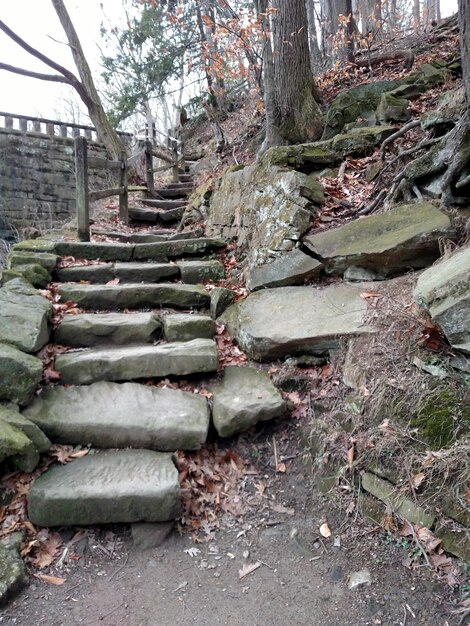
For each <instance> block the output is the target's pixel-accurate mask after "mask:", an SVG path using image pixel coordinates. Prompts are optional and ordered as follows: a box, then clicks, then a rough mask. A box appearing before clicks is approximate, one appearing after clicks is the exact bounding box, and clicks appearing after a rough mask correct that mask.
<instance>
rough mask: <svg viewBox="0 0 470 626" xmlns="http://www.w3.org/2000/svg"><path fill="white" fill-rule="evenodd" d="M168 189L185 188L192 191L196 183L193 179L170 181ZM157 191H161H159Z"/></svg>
mask: <svg viewBox="0 0 470 626" xmlns="http://www.w3.org/2000/svg"><path fill="white" fill-rule="evenodd" d="M166 189H183V190H185V191H189V192H191V191H192V190H193V189H194V185H193V183H192V181H188V182H186V183H168V184H167V186H166ZM157 193H159V191H158V192H157Z"/></svg>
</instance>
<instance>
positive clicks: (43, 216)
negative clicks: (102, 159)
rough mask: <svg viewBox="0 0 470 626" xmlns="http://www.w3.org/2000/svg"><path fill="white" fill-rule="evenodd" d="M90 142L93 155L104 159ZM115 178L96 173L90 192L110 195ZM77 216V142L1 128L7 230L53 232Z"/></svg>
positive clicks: (1, 211)
mask: <svg viewBox="0 0 470 626" xmlns="http://www.w3.org/2000/svg"><path fill="white" fill-rule="evenodd" d="M104 153H105V149H104V146H102V145H101V144H98V143H96V142H89V154H90V155H93V156H98V155H99V156H104ZM110 176H112V175H111V174H110V173H109V172H106V171H99V170H96V169H95V170H94V169H93V168H90V188H92V189H104V188H106V187H108V186H114V185H113V184H111V185H110V184H109V183H110V182H112V178H111V180H110ZM74 214H75V165H74V141H73V138H71V137H61V136H57V135H56V136H54V135H47V134H42V133H37V132H24V131H20V130H16V129H12V128H0V218H1V221H2V222H3V223H4V224H7V225H12V226H14V227H15V228H18V229H21V228H24V227H26V226H31V227H36V228H51V227H53V226H56V225H58V224H60V223H63V222H65V221H67V220H69V219H71V218H72V217H73V216H74Z"/></svg>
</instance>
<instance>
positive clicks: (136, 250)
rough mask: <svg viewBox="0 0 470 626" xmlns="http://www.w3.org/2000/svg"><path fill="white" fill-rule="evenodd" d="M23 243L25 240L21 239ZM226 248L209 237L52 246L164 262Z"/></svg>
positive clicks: (69, 252) (91, 256) (85, 255)
mask: <svg viewBox="0 0 470 626" xmlns="http://www.w3.org/2000/svg"><path fill="white" fill-rule="evenodd" d="M23 243H24V242H23ZM223 247H225V241H223V240H222V239H216V238H212V237H197V238H194V239H172V240H171V241H168V240H167V241H155V242H150V243H121V242H113V243H110V242H100V241H91V242H88V241H57V242H55V243H51V245H50V246H49V250H50V249H52V250H54V251H55V252H56V254H59V255H60V256H72V257H74V258H76V259H87V260H101V261H145V260H157V259H158V260H159V261H166V260H168V259H170V258H178V257H183V256H195V255H201V254H207V253H208V252H213V251H215V250H218V249H220V248H223Z"/></svg>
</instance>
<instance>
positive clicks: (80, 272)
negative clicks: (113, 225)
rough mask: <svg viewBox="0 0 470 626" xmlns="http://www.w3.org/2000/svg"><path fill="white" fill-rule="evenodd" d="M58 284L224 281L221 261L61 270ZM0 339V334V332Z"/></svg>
mask: <svg viewBox="0 0 470 626" xmlns="http://www.w3.org/2000/svg"><path fill="white" fill-rule="evenodd" d="M54 278H55V279H56V280H57V281H59V282H64V283H66V282H70V283H72V282H80V281H86V282H89V283H92V284H106V283H108V282H109V281H111V280H113V279H116V278H117V279H119V281H120V282H121V283H141V282H146V283H158V282H160V281H163V280H169V279H179V278H181V279H182V281H183V282H184V283H186V284H191V285H197V284H198V283H204V282H207V281H208V280H221V279H223V278H225V270H224V266H223V265H222V263H220V261H217V260H210V261H178V262H176V263H146V262H142V263H137V262H136V263H132V262H130V263H99V264H95V265H77V266H72V267H64V268H61V269H58V270H56V271H55V272H54ZM0 335H1V332H0Z"/></svg>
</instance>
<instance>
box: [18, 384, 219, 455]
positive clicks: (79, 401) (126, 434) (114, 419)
mask: <svg viewBox="0 0 470 626" xmlns="http://www.w3.org/2000/svg"><path fill="white" fill-rule="evenodd" d="M24 415H25V416H26V417H27V418H28V419H29V420H31V421H32V422H34V424H35V425H37V426H36V427H39V428H41V429H42V430H43V431H44V432H45V433H46V434H47V435H48V436H49V437H50V438H51V439H52V440H53V441H55V442H58V443H68V444H81V445H86V444H87V443H91V444H92V445H93V446H97V447H99V448H126V447H131V448H146V449H148V450H160V451H164V452H167V451H173V450H197V449H198V448H200V446H201V445H202V444H203V443H204V442H205V441H206V437H207V431H208V428H209V407H208V405H207V400H206V399H205V398H204V397H202V396H199V395H197V394H193V393H188V392H185V391H180V390H177V389H159V388H156V387H148V386H146V385H139V384H137V383H124V384H122V385H120V384H117V383H110V382H98V383H94V384H92V385H88V386H79V387H60V386H57V387H52V388H49V389H45V390H44V391H43V393H42V394H41V395H40V396H38V397H37V398H35V399H34V401H33V403H32V404H31V405H30V406H29V407H28V408H27V409H26V410H25V411H24Z"/></svg>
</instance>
